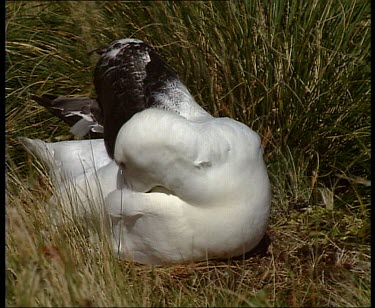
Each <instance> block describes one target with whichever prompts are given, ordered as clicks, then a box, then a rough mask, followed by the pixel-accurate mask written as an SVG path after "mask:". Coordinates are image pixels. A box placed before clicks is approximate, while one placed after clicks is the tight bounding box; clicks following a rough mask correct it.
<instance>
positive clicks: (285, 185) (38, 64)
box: [6, 0, 371, 306]
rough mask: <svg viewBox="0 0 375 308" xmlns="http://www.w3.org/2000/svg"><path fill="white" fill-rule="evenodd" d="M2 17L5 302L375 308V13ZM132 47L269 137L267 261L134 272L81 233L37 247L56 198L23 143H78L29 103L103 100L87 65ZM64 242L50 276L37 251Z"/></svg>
mask: <svg viewBox="0 0 375 308" xmlns="http://www.w3.org/2000/svg"><path fill="white" fill-rule="evenodd" d="M6 10H7V12H6V35H7V37H6V140H7V146H6V153H7V166H8V172H7V188H8V191H7V211H9V213H10V215H9V221H8V226H9V227H8V230H9V231H8V233H7V248H8V250H7V259H8V264H9V265H8V268H7V270H8V275H7V282H8V285H9V288H8V289H7V292H8V294H7V295H8V304H9V305H32V304H33V305H72V304H76V305H84V302H81V300H82V299H87V298H88V299H90V301H89V302H88V303H86V304H90V303H93V305H163V306H164V305H250V306H251V305H255V306H256V305H265V306H269V305H281V306H283V305H291V306H299V305H307V306H309V305H342V306H346V305H347V304H350V305H352V306H356V305H367V304H368V303H369V294H370V288H369V285H370V284H369V272H368V268H366V266H367V265H368V263H366V262H368V261H369V252H368V245H369V242H370V222H369V211H370V188H369V187H368V186H366V185H363V183H365V184H366V183H367V182H366V180H367V179H369V178H370V175H371V171H370V158H371V150H370V145H371V143H370V125H371V120H370V61H369V59H370V3H369V2H368V1H360V0H356V1H344V0H341V1H333V0H327V1H305V2H301V1H299V2H298V1H290V0H280V1H258V0H255V1H242V2H236V1H213V2H206V1H202V2H141V1H140V2H117V1H113V2H90V1H88V2H74V1H69V2H36V1H33V2H26V1H25V2H8V3H7V5H6ZM124 37H136V38H139V39H142V40H144V41H146V42H148V43H150V44H151V45H153V46H154V47H155V48H157V49H158V51H159V52H160V53H161V54H162V55H163V56H164V57H165V58H166V59H167V60H168V62H169V63H170V64H171V65H172V66H173V67H174V68H175V69H176V70H177V72H178V73H179V75H180V77H181V79H182V80H183V81H184V82H185V84H186V85H187V87H188V88H189V90H190V91H191V93H192V94H193V96H194V97H195V98H196V100H197V101H198V103H200V104H201V105H202V106H204V107H205V108H206V109H207V110H209V111H210V112H211V113H212V114H214V115H216V116H229V117H232V118H235V119H237V120H239V121H242V122H244V123H246V124H247V125H249V126H250V127H251V128H253V129H254V130H256V131H257V132H258V133H259V134H260V135H261V136H262V138H263V139H264V142H265V144H266V149H265V160H266V163H267V165H268V169H269V173H270V178H271V180H272V185H273V193H274V200H273V212H272V217H271V225H270V234H271V235H272V236H271V238H272V239H273V244H272V249H271V252H269V254H268V255H267V256H266V257H263V258H259V259H255V260H256V261H253V260H246V261H244V262H242V263H241V262H239V263H235V264H232V263H207V264H206V265H204V266H203V265H198V266H195V267H193V268H192V269H191V270H188V269H186V267H182V268H179V267H177V268H176V267H170V268H169V267H168V268H164V269H160V268H159V269H156V270H151V269H148V268H143V267H141V268H138V267H137V266H134V265H129V264H126V265H125V269H124V268H123V267H121V266H122V265H121V263H119V262H118V261H117V260H115V259H114V258H113V257H111V254H110V251H109V248H108V247H106V246H105V245H104V247H100V248H98V249H99V251H100V252H99V253H98V254H97V255H96V254H91V253H90V252H89V251H88V250H87V249H89V248H88V247H86V248H85V247H84V246H85V243H86V238H85V237H83V235H82V232H81V231H82V230H83V229H84V226H81V229H80V228H79V227H74V226H71V228H73V229H72V230H74V231H72V230H70V229H69V228H68V229H69V230H70V231H69V230H68V231H67V230H65V231H61V232H60V233H55V234H54V236H53V238H52V239H48V240H47V239H45V238H42V237H41V236H42V235H41V234H44V233H43V232H42V230H41V227H40V226H39V225H38V224H40V225H44V226H45V228H46V229H49V228H50V226H49V225H48V220H47V219H46V218H44V217H45V213H46V209H45V207H44V205H43V204H45V199H46V196H45V193H43V189H42V188H40V185H41V184H40V183H39V182H38V181H37V180H38V178H39V176H40V172H39V173H38V172H36V169H35V166H34V163H33V160H30V158H29V157H28V155H27V154H26V152H25V151H23V150H22V149H21V147H20V145H19V144H18V142H17V140H16V137H18V136H27V137H30V138H41V139H44V140H46V141H59V140H68V139H72V138H73V137H72V136H71V134H70V133H69V131H68V130H69V128H68V127H67V126H66V125H65V124H63V123H61V122H60V121H59V120H58V119H54V118H52V117H51V116H50V114H49V113H48V112H47V111H46V110H44V109H43V108H42V107H40V106H38V105H37V104H36V103H35V102H33V101H32V100H31V95H42V94H46V93H50V94H57V95H64V96H66V95H78V96H87V95H95V93H94V90H93V85H92V72H93V69H94V67H95V63H96V60H97V57H96V56H88V55H87V53H88V52H89V51H91V50H93V49H95V48H98V47H100V46H102V45H106V44H108V43H109V42H111V41H113V40H115V39H119V38H124ZM31 200H32V201H31ZM35 200H37V202H35ZM78 225H79V224H78ZM75 228H76V229H75ZM80 230H81V231H80ZM71 232H73V233H71ZM25 234H29V236H27V237H24V235H25ZM72 238H74V240H72ZM66 239H69V243H70V244H69V245H68V247H69V249H67V250H69V251H70V252H68V251H64V252H63V253H65V254H67V260H65V261H64V262H63V263H62V264H63V265H61V266H63V267H62V268H53V269H52V268H51V266H52V265H51V264H50V263H48V262H47V261H45V259H44V257H43V256H42V255H41V254H40V250H38V247H39V246H45V245H47V242H48V243H49V242H51V243H55V245H56V244H57V245H61V247H65V246H66V244H64V243H66V242H65V241H66ZM70 241H71V242H70ZM78 247H79V248H78ZM322 247H323V248H322ZM322 249H323V250H322ZM88 256H90V257H89V258H88ZM340 256H341V257H340ZM342 256H344V257H345V258H344V259H345V260H344V261H342V260H341V259H342ZM76 257H77V258H76ZM340 258H341V259H340ZM257 262H258V263H257ZM72 264H74V267H73V269H74V270H72V269H70V270H69V269H66V268H64V266H67V265H69V266H72ZM98 264H102V267H100V266H98ZM53 266H54V265H53ZM59 266H60V265H59ZM175 271H182V272H183V274H181V275H182V276H183V277H185V278H186V279H185V280H184V279H182V281H179V279H180V278H179V277H181V275H180V276H179V275H177V274H176V275H177V276H176V275H175V274H174V272H175ZM327 273H329V274H327ZM61 275H62V276H61ZM64 275H65V276H64ZM67 275H68V276H67ZM184 275H185V276H184ZM326 275H328V276H329V277H327V276H326ZM340 275H341V276H340ZM59 277H60V278H59ZM61 277H65V278H61ZM137 277H138V278H137ZM139 277H141V279H140V278H139ZM176 277H177V278H176ZM85 279H86V280H87V281H89V284H90V286H92V291H90V289H89V287H88V286H86V285H85ZM170 286H174V287H170ZM25 290H27V292H26V293H25ZM100 290H105V291H102V293H100ZM124 290H126V291H124ZM343 290H351V292H349V291H343ZM58 292H60V293H58Z"/></svg>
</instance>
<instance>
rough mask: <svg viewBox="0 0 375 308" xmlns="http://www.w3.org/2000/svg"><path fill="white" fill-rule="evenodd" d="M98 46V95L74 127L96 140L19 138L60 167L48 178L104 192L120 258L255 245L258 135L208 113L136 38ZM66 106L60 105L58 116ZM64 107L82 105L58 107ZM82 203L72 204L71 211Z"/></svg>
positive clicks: (265, 207) (231, 252)
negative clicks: (94, 111)
mask: <svg viewBox="0 0 375 308" xmlns="http://www.w3.org/2000/svg"><path fill="white" fill-rule="evenodd" d="M98 52H99V53H100V54H101V57H100V59H99V61H98V64H97V66H96V70H95V75H94V84H95V88H96V93H97V98H96V100H92V99H90V100H87V102H90V104H91V105H92V103H93V102H94V103H95V104H97V105H98V106H99V110H100V113H99V116H96V119H93V120H92V119H90V118H88V114H90V112H87V110H86V112H85V114H84V116H82V119H84V121H86V122H85V123H86V124H87V125H86V126H85V125H83V124H82V123H83V122H82V120H77V122H76V123H78V122H80V121H81V122H80V124H79V125H78V126H79V129H81V130H82V134H81V135H84V134H85V133H87V132H88V131H90V130H92V128H94V129H95V130H96V132H98V131H99V132H101V128H100V127H102V128H103V131H104V140H103V139H97V140H91V141H90V140H82V141H65V142H58V143H44V142H43V141H41V140H31V139H28V138H21V139H20V141H21V142H22V144H23V145H24V146H25V147H26V148H27V149H28V150H29V151H31V152H32V153H34V154H35V155H36V156H38V157H39V158H40V159H41V160H44V161H45V162H48V164H49V166H50V168H51V169H53V172H52V173H53V174H55V173H56V171H58V172H62V173H63V174H64V177H63V178H57V177H56V176H54V177H53V178H54V179H55V184H56V186H63V185H62V183H64V182H65V181H67V179H66V178H68V179H69V178H70V180H73V181H74V183H75V187H76V188H77V190H76V194H77V195H79V197H80V199H81V200H86V199H87V196H88V195H90V197H91V198H94V199H95V200H99V199H100V198H102V200H103V201H104V212H105V213H106V214H108V216H109V218H110V222H111V227H112V234H111V236H112V242H113V250H114V252H115V253H117V254H118V255H119V256H121V257H122V258H124V259H125V260H131V261H136V262H140V263H145V264H155V265H156V264H166V263H178V262H187V261H199V260H205V259H212V258H226V257H234V256H239V255H242V254H244V253H246V252H248V251H250V250H251V249H253V248H254V247H255V246H256V245H257V244H258V243H259V242H260V240H261V239H262V238H263V236H264V234H265V232H266V228H267V225H268V218H269V212H270V204H271V190H270V183H269V179H268V175H267V170H266V166H265V163H264V161H263V150H262V147H261V142H260V137H259V136H258V134H257V133H255V132H254V131H253V130H251V129H250V128H249V127H248V126H246V125H245V124H242V123H240V122H238V121H235V120H233V119H230V118H215V117H212V116H211V115H210V114H209V113H207V112H206V111H205V110H204V109H203V108H201V107H200V106H199V105H198V104H197V103H196V102H195V100H194V98H193V97H192V96H191V94H190V93H189V91H188V90H187V88H186V87H185V86H184V85H183V83H182V82H181V81H180V79H179V78H178V76H177V75H176V74H175V73H174V71H173V70H172V69H171V68H170V67H169V66H168V65H167V64H166V62H165V61H164V60H163V59H162V58H161V57H160V56H159V55H157V53H156V52H155V51H154V49H153V48H151V47H150V46H148V45H147V44H145V43H143V42H142V41H139V40H134V39H123V40H118V41H115V42H113V43H112V44H111V45H109V47H107V48H104V49H102V50H100V51H98ZM60 101H61V100H60ZM71 103H72V102H71V101H70V102H69V104H71ZM67 105H68V104H67ZM55 107H56V106H55ZM65 107H66V106H65ZM65 107H64V106H59V110H60V111H62V112H61V113H62V115H61V114H60V116H62V117H63V116H64V108H65ZM81 107H82V106H81ZM81 107H80V108H81ZM51 108H54V107H53V102H52V103H51V106H50V108H49V109H51ZM72 114H74V115H76V116H77V115H78V116H79V115H80V112H79V111H77V112H76V111H74V113H72V112H71V113H70V114H69V113H67V112H65V116H71V115H72ZM99 119H100V120H99ZM74 125H76V124H73V127H74ZM75 127H76V128H77V125H76V126H75ZM98 127H99V129H98ZM105 149H106V151H105ZM46 153H48V155H45V154H46ZM74 164H75V167H74ZM85 166H86V167H85ZM95 179H97V180H95ZM53 198H55V199H56V196H53ZM85 202H86V203H85ZM87 202H88V200H87V201H84V202H82V203H79V204H78V203H77V204H76V206H77V207H81V211H80V210H78V212H79V213H81V214H83V213H85V212H86V211H87V208H85V207H87ZM97 202H98V203H99V201H97ZM98 208H99V206H98Z"/></svg>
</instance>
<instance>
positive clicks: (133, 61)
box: [94, 39, 179, 158]
mask: <svg viewBox="0 0 375 308" xmlns="http://www.w3.org/2000/svg"><path fill="white" fill-rule="evenodd" d="M97 52H98V53H99V54H101V57H100V59H99V61H98V63H97V65H96V68H95V72H94V85H95V90H96V94H97V101H98V104H99V106H100V108H101V109H102V111H103V126H104V143H105V145H106V149H107V152H108V155H109V156H110V157H111V158H113V155H114V147H115V142H116V137H117V134H118V132H119V130H120V128H121V127H122V125H123V124H124V123H125V122H127V121H128V120H129V119H130V118H131V117H132V116H133V115H134V114H136V113H137V112H139V111H142V110H144V109H147V108H150V107H154V106H158V105H161V104H162V103H161V102H160V101H158V100H157V99H155V96H154V95H153V94H154V93H158V92H161V91H163V88H166V87H167V85H168V84H169V83H170V81H171V80H179V79H178V77H177V75H176V73H175V72H174V70H173V69H172V68H171V67H170V66H169V65H168V64H167V63H166V62H165V61H164V59H162V58H161V57H160V56H159V55H158V54H157V53H156V51H155V50H154V49H153V48H152V47H150V46H149V45H147V44H146V43H143V42H142V41H139V40H133V39H123V40H118V41H116V42H114V43H112V44H111V45H110V46H109V47H107V48H104V49H102V50H99V51H97ZM161 107H163V106H161Z"/></svg>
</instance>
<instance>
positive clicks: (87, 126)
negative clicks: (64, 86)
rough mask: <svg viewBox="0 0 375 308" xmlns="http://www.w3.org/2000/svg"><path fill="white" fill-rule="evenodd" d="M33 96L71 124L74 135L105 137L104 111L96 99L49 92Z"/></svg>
mask: <svg viewBox="0 0 375 308" xmlns="http://www.w3.org/2000/svg"><path fill="white" fill-rule="evenodd" d="M32 98H33V99H34V100H35V101H36V102H37V103H38V104H40V105H42V106H43V107H45V108H46V109H48V110H49V111H50V112H51V113H52V114H53V115H55V116H57V117H59V118H60V119H62V120H63V121H64V122H65V123H67V124H68V125H69V126H71V129H70V131H71V132H72V133H73V134H74V135H76V136H80V137H83V136H85V135H89V136H90V137H91V138H103V124H102V112H101V109H100V107H99V105H98V102H97V101H96V100H95V99H93V98H89V97H57V96H56V95H49V94H44V95H42V96H36V95H33V96H32Z"/></svg>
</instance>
